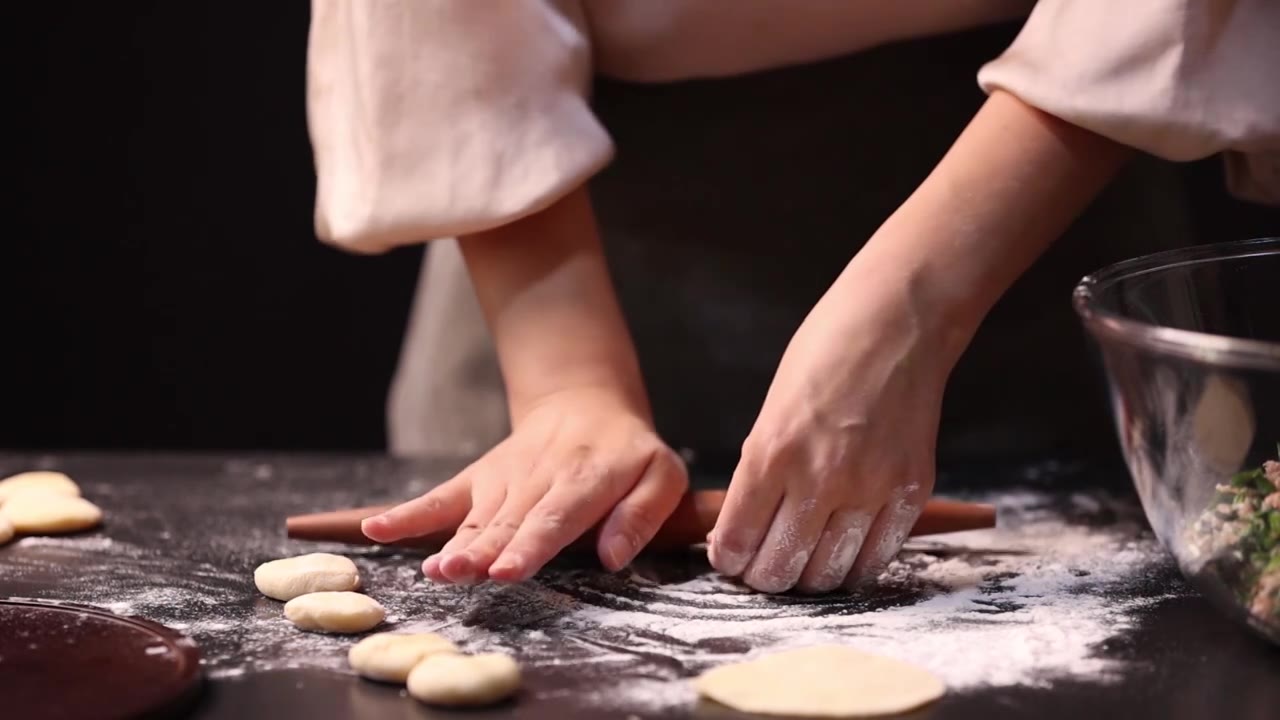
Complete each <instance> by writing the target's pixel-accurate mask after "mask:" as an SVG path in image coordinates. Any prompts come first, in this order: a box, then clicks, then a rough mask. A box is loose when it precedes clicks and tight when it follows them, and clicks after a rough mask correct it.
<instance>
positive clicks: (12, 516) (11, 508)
mask: <svg viewBox="0 0 1280 720" xmlns="http://www.w3.org/2000/svg"><path fill="white" fill-rule="evenodd" d="M0 513H4V516H5V518H7V519H8V520H9V522H10V523H11V524H12V525H13V529H14V530H15V531H16V532H19V533H22V534H24V535H56V534H59V533H72V532H79V531H81V530H88V529H89V528H91V527H94V526H96V525H97V524H98V523H100V522H102V511H101V510H99V509H98V506H97V505H94V504H93V503H91V502H89V501H88V500H85V499H84V498H81V497H73V496H70V495H59V494H56V493H44V492H31V493H22V494H19V495H15V496H13V497H11V498H10V499H9V500H8V501H6V502H5V504H4V505H3V506H2V507H0Z"/></svg>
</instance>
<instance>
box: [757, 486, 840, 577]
mask: <svg viewBox="0 0 1280 720" xmlns="http://www.w3.org/2000/svg"><path fill="white" fill-rule="evenodd" d="M819 507H820V506H819V504H818V500H817V499H816V498H812V497H800V496H796V495H787V496H786V497H784V498H783V499H782V505H781V506H780V507H779V508H778V514H777V515H775V516H774V518H773V524H772V525H770V526H769V532H768V533H767V534H765V536H764V541H763V542H761V543H760V549H759V550H757V551H756V555H755V557H754V558H752V559H751V562H750V563H748V564H747V569H746V570H744V571H743V573H742V581H743V582H745V583H746V584H747V585H749V586H751V587H753V588H755V589H756V590H759V591H761V592H767V593H780V592H785V591H787V590H790V589H791V588H793V587H795V584H796V582H797V581H798V580H799V579H800V574H801V573H803V572H804V568H805V566H806V565H808V564H809V558H810V557H811V556H812V555H813V550H814V548H815V547H816V546H817V544H818V539H819V538H820V537H821V536H822V529H823V528H824V527H826V525H827V520H828V519H830V517H831V514H830V512H828V511H827V510H826V509H825V508H823V509H819Z"/></svg>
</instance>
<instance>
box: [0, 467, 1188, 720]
mask: <svg viewBox="0 0 1280 720" xmlns="http://www.w3.org/2000/svg"><path fill="white" fill-rule="evenodd" d="M254 474H255V475H256V476H262V475H264V473H259V472H255V473H254ZM973 499H977V500H982V501H987V502H993V503H995V504H996V505H997V506H998V507H999V508H1000V515H1001V517H1000V522H1001V527H1000V528H999V529H995V530H984V531H975V532H967V533H957V534H953V535H947V536H940V537H937V538H929V539H924V540H914V541H911V542H909V543H908V546H907V550H905V551H904V552H903V553H902V555H901V556H900V557H899V558H898V559H897V560H896V561H895V562H893V563H892V564H891V565H890V566H889V568H888V569H887V570H886V572H885V574H884V575H883V576H882V577H881V579H880V582H879V583H877V584H876V585H875V586H874V587H872V588H869V589H867V590H866V591H864V592H861V593H855V594H852V595H829V596H824V597H809V596H800V595H784V596H766V595H761V594H758V593H755V592H752V591H750V590H748V589H746V588H745V587H743V586H741V585H738V584H735V583H733V582H731V581H728V580H725V579H723V578H721V577H719V576H717V575H715V574H714V573H712V572H711V571H710V569H709V568H708V567H707V565H706V561H705V557H701V556H700V554H699V553H690V554H688V555H687V556H681V557H678V558H664V559H662V560H661V561H659V560H644V561H641V562H640V563H638V564H637V566H636V567H635V568H634V569H632V570H629V571H625V572H624V573H621V574H616V575H610V574H606V573H603V572H599V571H592V570H584V569H582V568H581V566H580V565H579V566H578V567H574V566H571V565H567V564H566V565H563V566H554V567H552V568H550V569H548V570H547V571H545V572H543V573H541V574H540V575H539V576H538V578H536V579H535V580H534V581H531V582H527V583H523V584H520V585H516V586H497V585H484V586H479V587H475V588H459V587H453V586H436V585H430V584H426V583H424V582H423V581H422V579H421V575H420V574H419V573H418V569H417V565H418V562H419V560H418V559H417V558H415V557H413V556H408V555H402V554H398V553H389V552H385V551H381V550H377V549H370V550H360V551H356V552H352V551H351V548H335V547H328V546H327V547H319V546H315V545H310V546H307V551H312V550H318V549H319V550H325V551H336V552H343V553H344V554H347V555H348V556H351V557H352V558H353V559H354V560H355V561H356V564H357V565H358V566H359V568H360V573H361V577H362V580H363V584H364V590H365V591H366V592H368V593H369V594H370V595H372V596H373V597H375V598H376V599H378V600H379V602H381V603H382V604H383V605H384V606H385V607H386V608H387V611H388V618H387V622H386V623H385V624H384V626H383V627H382V628H380V629H384V630H386V629H394V630H410V631H433V632H439V633H441V634H443V635H445V636H446V637H448V638H450V639H452V640H454V641H455V642H457V643H458V644H459V645H460V646H462V647H463V648H464V649H466V650H469V651H485V650H499V651H504V652H510V653H513V654H515V655H517V656H518V657H519V659H520V661H521V663H522V664H523V665H524V667H525V669H526V674H527V676H528V677H529V687H530V692H531V693H533V694H534V696H535V697H537V698H546V699H551V698H555V699H556V700H557V702H560V701H564V702H569V703H573V704H575V705H582V706H586V707H589V708H592V709H597V710H600V711H605V710H608V711H610V712H614V713H626V712H637V713H645V712H660V711H663V710H669V709H675V708H682V707H688V706H689V705H690V703H692V702H693V701H694V696H693V693H692V691H691V689H690V687H689V684H688V683H687V682H685V679H686V678H688V677H689V676H691V675H694V674H696V673H698V672H700V671H701V670H703V669H705V668H707V667H711V666H713V665H716V664H720V663H722V662H727V661H729V660H738V659H741V658H742V657H743V655H744V654H756V653H763V652H769V651H773V650H779V649H784V648H793V647H801V646H805V645H814V644H825V643H845V644H849V645H852V646H855V647H858V648H860V649H863V650H867V651H870V652H875V653H880V654H884V655H888V656H891V657H895V658H898V659H901V660H904V661H907V662H910V663H913V664H916V665H919V666H922V667H924V668H927V669H929V670H930V671H932V672H934V673H936V674H937V675H939V676H940V677H941V678H943V679H944V680H945V681H946V682H947V684H948V685H949V686H950V687H951V688H952V689H954V690H959V691H963V690H965V689H967V688H975V687H981V686H1009V685H1029V686H1050V685H1052V684H1053V683H1055V682H1057V681H1060V680H1075V681H1079V680H1089V681H1098V682H1106V681H1108V680H1109V679H1111V678H1114V677H1116V676H1117V674H1118V673H1121V672H1123V671H1124V669H1125V667H1124V665H1123V664H1122V663H1121V661H1119V660H1116V659H1113V658H1109V657H1106V656H1105V654H1103V653H1101V652H1100V650H1101V649H1102V648H1103V647H1104V646H1105V645H1106V643H1107V642H1108V641H1110V640H1112V639H1113V638H1116V637H1117V636H1120V635H1121V634H1123V633H1124V632H1126V631H1127V630H1129V629H1131V628H1133V627H1134V626H1135V624H1136V623H1137V622H1139V621H1140V620H1141V617H1142V612H1143V611H1144V609H1146V608H1148V607H1150V606H1152V605H1154V604H1156V603H1159V602H1161V601H1162V600H1163V599H1164V598H1163V597H1153V596H1152V595H1151V594H1150V593H1149V592H1148V591H1144V590H1143V588H1145V587H1148V586H1149V583H1147V582H1146V581H1147V580H1148V579H1149V578H1150V577H1152V576H1153V575H1154V574H1156V573H1161V572H1167V570H1168V561H1167V560H1166V559H1165V556H1164V554H1163V553H1162V552H1161V551H1160V549H1159V547H1158V545H1157V543H1156V541H1155V540H1154V538H1153V537H1151V535H1150V534H1149V533H1148V532H1146V531H1145V530H1144V529H1143V525H1142V524H1141V515H1140V511H1138V510H1137V508H1136V507H1135V506H1133V505H1131V504H1129V503H1128V502H1121V501H1117V500H1114V499H1111V498H1107V497H1105V496H1102V497H1099V496H1094V495H1088V496H1086V495H1073V496H1070V497H1063V496H1057V497H1056V498H1055V496H1051V495H1047V494H1044V493H1039V492H1031V491H1025V492H1024V491H1019V492H1004V493H999V494H991V495H988V496H985V497H975V498H973ZM278 543H279V541H278V540H277V539H275V538H268V537H264V539H263V542H262V544H263V547H262V548H257V549H255V550H253V552H250V553H246V552H245V551H244V550H243V545H241V546H240V548H241V549H238V550H237V552H239V553H240V554H241V555H238V556H236V558H235V560H236V562H235V563H231V562H228V563H224V564H220V563H217V562H206V563H198V564H195V565H194V567H192V566H190V565H184V566H183V567H184V569H185V571H184V572H183V573H182V575H181V576H180V577H173V573H172V570H173V561H172V558H166V557H161V556H159V553H161V552H164V551H163V550H157V551H150V550H147V551H144V550H142V549H141V548H139V547H137V546H134V545H130V544H128V543H123V542H120V541H112V540H110V539H107V538H105V537H101V536H86V537H79V538H64V539H45V538H28V539H26V540H23V541H21V542H20V543H19V544H18V548H20V549H22V550H25V551H27V552H26V553H24V554H23V555H21V556H19V560H20V562H18V563H17V564H16V565H13V566H12V568H13V571H14V572H15V573H16V574H15V578H16V579H18V580H20V579H21V576H22V574H23V570H24V566H23V565H22V562H27V563H30V564H31V565H33V566H35V565H41V564H43V568H44V571H45V572H46V573H47V572H48V570H49V568H50V567H53V566H55V565H56V563H57V562H58V558H59V557H61V556H60V555H59V553H64V552H69V551H76V552H78V553H80V555H79V557H81V558H83V557H84V555H85V554H88V555H89V558H88V560H87V562H86V561H84V560H83V559H81V560H79V561H78V562H79V563H81V564H80V565H79V566H78V568H77V572H78V573H82V574H81V575H80V576H77V577H74V578H73V577H69V578H68V582H67V585H66V586H65V587H60V588H59V593H58V597H59V598H60V599H64V600H68V601H72V602H84V603H90V604H95V605H99V606H102V607H106V608H109V609H111V610H112V611H113V612H117V613H121V614H136V615H140V616H142V617H147V618H149V619H152V620H155V621H157V622H161V623H163V624H166V625H168V626H170V627H173V628H175V629H179V630H182V631H183V632H185V633H187V634H188V635H190V636H191V637H192V638H194V639H195V640H196V642H197V643H198V644H199V645H200V647H201V651H202V653H203V662H204V664H205V667H206V670H207V672H208V674H209V675H210V676H211V677H213V678H216V679H224V680H234V679H235V678H238V677H242V676H244V675H246V674H249V673H256V672H267V671H273V670H281V669H288V668H311V669H325V670H331V671H334V672H344V673H345V672H349V669H348V668H347V662H346V653H347V650H348V649H349V647H350V646H351V644H352V643H354V642H355V639H352V638H341V637H334V636H326V635H318V634H311V633H301V632H298V631H297V630H296V629H295V628H293V627H292V626H291V625H290V624H289V623H288V622H287V621H286V620H284V618H283V617H282V614H281V608H282V603H279V602H276V601H274V600H270V599H268V598H264V597H262V596H261V595H259V594H258V593H257V592H256V591H255V590H254V589H253V585H252V579H251V571H252V567H253V566H254V565H256V563H258V562H261V561H263V560H267V559H271V558H272V557H279V556H281V555H283V554H286V552H282V550H284V549H282V548H280V547H278ZM268 545H270V547H268ZM288 552H297V548H292V549H288ZM232 565H236V566H235V567H232ZM166 573H168V574H166ZM156 577H164V578H165V583H164V584H161V585H157V583H156V582H155V578H156ZM1184 592H1185V591H1184ZM0 594H3V593H0ZM540 678H543V679H546V680H547V682H544V683H539V679H540ZM552 678H559V680H557V681H556V682H551V681H550V679H552ZM565 678H567V679H568V680H565ZM540 687H546V688H553V687H554V688H566V689H559V690H555V691H550V690H547V691H540V690H539V688H540Z"/></svg>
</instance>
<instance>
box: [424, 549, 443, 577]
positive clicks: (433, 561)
mask: <svg viewBox="0 0 1280 720" xmlns="http://www.w3.org/2000/svg"><path fill="white" fill-rule="evenodd" d="M422 574H423V575H425V576H426V577H427V579H428V580H430V581H432V582H435V577H433V576H435V575H439V574H440V555H439V554H436V555H432V556H431V557H429V558H427V559H426V560H423V561H422Z"/></svg>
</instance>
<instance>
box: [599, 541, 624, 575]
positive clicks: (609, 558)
mask: <svg viewBox="0 0 1280 720" xmlns="http://www.w3.org/2000/svg"><path fill="white" fill-rule="evenodd" d="M630 561H631V543H629V542H627V539H626V538H624V537H621V536H619V537H614V538H611V539H610V540H609V541H608V542H606V543H605V545H604V565H605V567H606V568H608V569H609V570H611V571H613V572H617V571H619V570H621V569H622V568H623V567H625V566H626V564H627V563H628V562H630Z"/></svg>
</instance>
